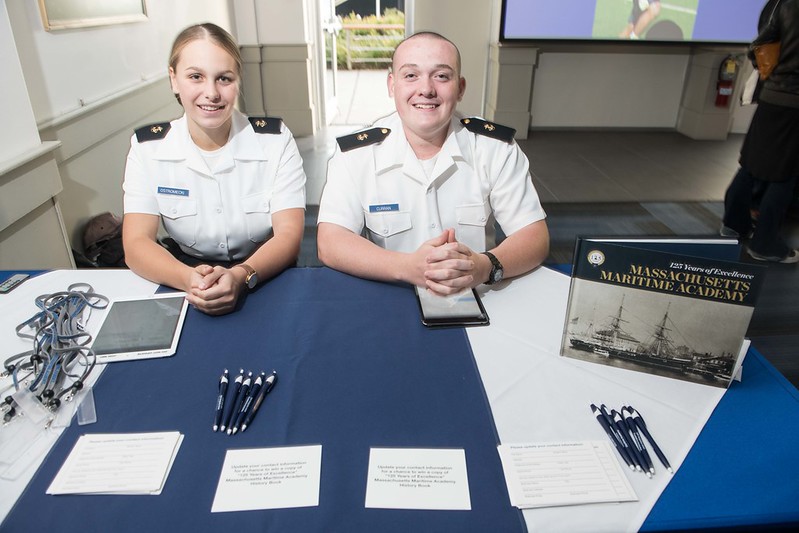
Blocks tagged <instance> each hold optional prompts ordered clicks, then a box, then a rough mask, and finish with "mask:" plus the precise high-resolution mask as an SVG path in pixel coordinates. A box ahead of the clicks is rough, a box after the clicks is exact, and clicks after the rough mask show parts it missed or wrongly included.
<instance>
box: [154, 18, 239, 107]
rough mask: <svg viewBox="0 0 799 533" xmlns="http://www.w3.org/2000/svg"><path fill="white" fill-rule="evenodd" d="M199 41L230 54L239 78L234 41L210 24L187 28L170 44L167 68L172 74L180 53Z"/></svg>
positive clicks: (237, 46)
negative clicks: (205, 41) (210, 43)
mask: <svg viewBox="0 0 799 533" xmlns="http://www.w3.org/2000/svg"><path fill="white" fill-rule="evenodd" d="M200 39H207V40H209V41H211V42H212V43H214V44H215V45H217V46H219V47H220V48H221V49H223V50H224V51H225V52H227V53H228V54H230V57H232V58H233V61H235V63H236V75H237V76H239V77H240V76H241V66H242V59H241V52H240V51H239V45H238V44H237V43H236V39H234V38H233V36H232V35H230V34H229V33H228V32H227V31H225V30H224V29H223V28H220V27H219V26H217V25H216V24H213V23H211V22H204V23H202V24H195V25H193V26H189V27H188V28H186V29H185V30H183V31H182V32H180V33H179V34H178V36H177V37H175V42H173V43H172V51H171V52H170V54H169V68H171V69H172V71H173V72H175V71H176V70H177V66H178V61H179V60H180V53H181V52H182V51H183V49H184V48H185V47H186V45H187V44H189V43H191V42H192V41H197V40H200ZM175 98H177V100H178V103H181V102H180V96H179V95H178V94H175Z"/></svg>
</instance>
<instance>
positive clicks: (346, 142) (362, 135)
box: [336, 128, 391, 152]
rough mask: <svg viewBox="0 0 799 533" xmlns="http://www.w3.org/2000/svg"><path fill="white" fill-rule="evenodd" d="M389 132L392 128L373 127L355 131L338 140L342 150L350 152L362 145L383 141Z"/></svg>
mask: <svg viewBox="0 0 799 533" xmlns="http://www.w3.org/2000/svg"><path fill="white" fill-rule="evenodd" d="M389 133H391V130H390V129H388V128H372V129H370V130H364V131H359V132H358V133H353V134H352V135H345V136H344V137H338V138H337V139H336V141H338V146H339V148H341V151H342V152H349V151H350V150H354V149H355V148H360V147H361V146H369V145H370V144H375V143H379V142H383V140H384V139H385V138H386V137H388V134H389Z"/></svg>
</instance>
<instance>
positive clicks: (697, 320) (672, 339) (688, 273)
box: [561, 238, 766, 387]
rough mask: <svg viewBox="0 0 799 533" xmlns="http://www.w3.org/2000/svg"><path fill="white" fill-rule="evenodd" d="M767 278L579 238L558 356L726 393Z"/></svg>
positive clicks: (736, 266)
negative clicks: (724, 390)
mask: <svg viewBox="0 0 799 533" xmlns="http://www.w3.org/2000/svg"><path fill="white" fill-rule="evenodd" d="M666 248H667V247H666ZM710 255H713V254H712V252H711V254H710ZM765 272H766V267H764V266H762V265H751V264H746V263H738V262H732V261H722V260H718V259H707V258H703V257H698V256H687V255H683V254H677V253H669V252H666V251H655V250H652V249H642V248H636V247H635V241H634V240H627V241H625V242H624V244H623V245H622V244H618V243H609V242H603V241H601V240H591V239H590V238H578V241H577V243H576V247H575V254H574V265H573V273H572V279H571V286H570V289H569V303H568V309H567V312H566V324H565V326H564V328H563V329H564V333H563V340H562V343H561V355H562V356H565V357H571V358H574V359H580V360H583V361H590V362H593V363H598V364H603V365H609V366H614V367H619V368H624V369H627V370H633V371H638V372H647V373H650V374H654V375H658V376H664V377H668V378H675V379H681V380H685V381H691V382H694V383H701V384H705V385H712V386H716V387H728V386H729V385H730V383H731V381H732V379H733V377H734V374H735V372H736V371H737V369H738V368H739V366H740V364H741V362H742V358H743V354H741V353H740V352H741V347H742V345H743V342H744V337H745V335H746V330H747V328H748V327H749V321H750V319H751V318H752V313H753V312H754V306H755V302H756V300H757V295H758V293H759V292H760V288H761V286H762V283H763V278H764V276H765Z"/></svg>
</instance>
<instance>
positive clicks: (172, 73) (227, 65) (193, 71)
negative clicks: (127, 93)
mask: <svg viewBox="0 0 799 533" xmlns="http://www.w3.org/2000/svg"><path fill="white" fill-rule="evenodd" d="M169 78H170V81H171V83H172V90H173V91H174V92H175V93H177V94H178V95H179V96H180V102H181V104H183V108H184V109H185V111H186V117H187V118H188V121H189V132H190V133H192V136H193V137H194V133H195V132H196V131H197V128H199V129H200V130H202V131H203V132H204V133H205V134H206V135H207V136H209V137H212V138H214V137H217V136H218V135H219V134H223V135H224V136H225V137H226V136H227V132H228V131H229V130H228V127H229V124H230V117H231V115H232V114H233V108H234V106H235V104H236V98H237V97H238V94H239V75H238V72H237V69H236V61H235V59H234V58H233V57H232V56H231V55H230V54H229V53H227V52H226V51H225V50H224V49H223V48H221V47H219V46H217V45H216V44H214V43H213V42H211V41H209V40H207V39H198V40H195V41H192V42H190V43H189V44H187V45H186V46H184V47H183V50H181V52H180V57H179V58H178V62H177V65H176V67H175V68H174V69H172V68H171V67H170V69H169ZM220 128H221V130H220Z"/></svg>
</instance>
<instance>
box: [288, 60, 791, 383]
mask: <svg viewBox="0 0 799 533" xmlns="http://www.w3.org/2000/svg"><path fill="white" fill-rule="evenodd" d="M376 76H377V74H373V75H372V78H374V77H376ZM380 76H381V82H380V83H384V82H383V81H382V80H383V79H384V78H383V76H384V74H380ZM367 78H368V77H363V78H358V79H359V80H360V83H364V81H365V80H367ZM383 87H384V85H383ZM372 92H373V93H374V92H376V91H372ZM379 94H381V95H382V94H383V93H379ZM359 102H360V107H361V109H360V110H359V111H358V113H359V114H358V115H357V116H358V117H359V118H358V120H362V118H363V117H365V116H370V115H368V114H367V113H368V112H369V111H370V109H371V110H372V111H373V112H374V113H375V114H373V115H371V116H374V117H378V116H381V115H383V114H385V101H384V100H383V99H382V98H375V99H373V100H369V99H368V98H366V99H365V100H363V101H360V100H359ZM371 102H376V103H375V104H374V105H375V107H374V108H370V105H372V103H371ZM380 106H383V107H380ZM344 112H345V113H350V111H348V110H345V111H344ZM346 116H355V115H354V114H353V115H346ZM344 121H345V122H346V120H344ZM363 125H365V124H361V123H358V124H351V125H333V126H331V127H329V128H327V129H326V130H325V131H323V132H322V133H320V134H318V135H316V136H314V137H306V138H299V139H297V143H298V146H299V147H300V151H301V153H302V156H303V160H304V164H305V170H306V174H307V176H308V186H307V196H308V204H309V207H308V209H307V214H306V230H305V239H304V241H303V245H302V253H301V257H300V265H301V266H317V265H319V261H318V259H317V256H316V214H317V212H318V209H317V206H318V203H319V198H320V196H321V191H322V188H323V186H324V176H325V170H326V165H327V160H328V159H329V158H330V156H331V155H332V153H333V149H334V146H335V144H334V143H335V137H336V136H338V135H342V134H345V133H348V132H351V131H353V130H355V129H358V128H359V127H361V126H363ZM742 141H743V136H741V135H731V136H730V137H729V138H728V139H727V140H726V141H694V140H691V139H688V138H687V137H684V136H682V135H680V134H678V133H673V132H610V131H602V132H580V131H577V132H568V131H536V132H532V133H531V135H530V137H529V138H528V139H526V140H523V141H520V142H519V145H520V146H521V148H522V149H523V150H524V151H525V153H526V154H527V156H528V159H529V160H530V172H531V174H532V176H533V181H534V183H535V185H536V189H537V190H538V193H539V195H540V197H541V200H542V202H543V203H544V208H545V210H546V211H547V216H548V218H547V223H548V226H549V230H550V233H551V239H552V241H551V250H550V256H549V258H548V259H547V262H548V263H570V262H571V259H572V251H573V247H574V239H575V237H576V236H577V235H588V234H593V235H627V236H636V235H637V236H641V235H676V236H717V235H718V233H717V232H718V229H719V226H720V223H721V222H720V221H721V216H722V214H723V205H722V198H723V195H724V191H725V189H726V187H727V185H728V184H729V181H730V180H731V179H732V176H733V174H734V173H735V171H736V169H737V160H738V150H739V148H740V145H741V142H742ZM787 229H788V234H789V237H788V238H789V242H790V243H791V245H792V246H794V247H799V217H797V216H796V214H795V213H792V214H791V217H790V218H789V221H788V228H787ZM741 260H742V261H752V260H751V259H749V258H748V256H746V254H743V256H742V257H741ZM748 336H749V337H750V338H751V339H752V342H753V344H754V346H755V347H756V348H758V349H759V350H760V352H761V353H762V354H763V355H764V356H766V357H767V358H768V359H769V361H771V363H772V364H773V365H774V366H775V367H777V369H778V370H780V372H782V373H783V375H785V376H786V377H787V378H788V379H789V380H790V381H791V382H792V383H793V384H794V385H796V386H799V265H770V266H769V272H768V276H767V278H766V283H765V286H764V287H763V290H762V292H761V294H760V298H759V300H758V304H757V307H756V309H755V313H754V316H753V318H752V321H751V324H750V327H749V331H748Z"/></svg>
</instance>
